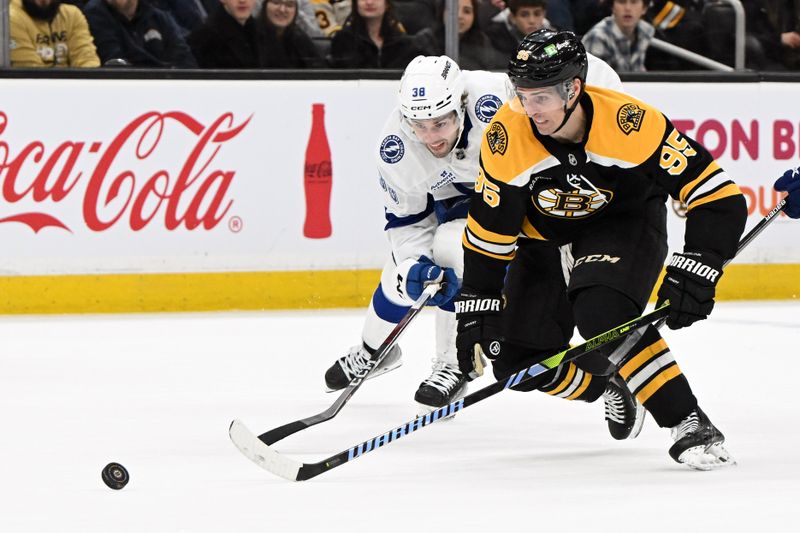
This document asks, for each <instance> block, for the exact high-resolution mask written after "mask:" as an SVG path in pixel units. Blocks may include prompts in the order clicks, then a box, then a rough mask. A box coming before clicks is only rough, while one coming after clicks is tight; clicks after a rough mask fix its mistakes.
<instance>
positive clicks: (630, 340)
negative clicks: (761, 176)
mask: <svg viewBox="0 0 800 533" xmlns="http://www.w3.org/2000/svg"><path fill="white" fill-rule="evenodd" d="M785 207H786V199H785V198H782V199H781V200H780V201H779V202H778V203H777V204H776V205H775V207H774V208H772V210H771V211H770V212H769V213H767V214H766V216H765V217H764V218H762V219H761V220H759V221H758V224H756V225H755V226H753V228H752V229H751V230H750V231H748V232H747V234H746V235H745V236H744V237H742V238H741V239H740V240H739V244H738V246H737V247H736V255H734V256H733V257H731V258H730V259H727V260H726V261H725V262H724V263H723V265H722V266H723V267H726V266H728V265H729V264H730V262H731V261H733V260H734V259H735V258H736V256H738V255H739V254H740V253H741V252H742V250H744V249H745V248H747V245H748V244H750V243H751V242H752V241H753V239H755V238H756V237H757V236H758V235H759V234H760V233H761V232H762V231H764V229H766V227H767V226H769V225H770V223H772V221H773V220H775V219H776V218H777V216H778V215H779V214H780V212H781V211H783V209H784V208H785ZM666 321H667V317H666V316H665V317H664V318H662V319H660V320H659V321H658V322H656V323H655V324H653V325H654V326H655V328H656V329H661V328H662V327H663V326H664V323H666ZM646 329H647V326H644V327H641V328H639V329H638V330H636V331H634V332H633V333H631V334H630V335H628V336H627V337H626V338H625V340H624V341H623V342H622V343H621V344H620V345H619V346H617V347H616V348H615V349H614V351H613V352H612V353H611V354H609V356H608V359H609V361H610V364H609V369H608V373H611V372H614V371H615V370H616V367H617V366H618V365H619V363H620V362H621V361H622V359H624V358H625V356H626V355H628V352H629V351H631V349H632V348H633V347H634V346H635V345H636V343H637V342H639V339H641V338H642V336H643V335H644V332H645V330H646Z"/></svg>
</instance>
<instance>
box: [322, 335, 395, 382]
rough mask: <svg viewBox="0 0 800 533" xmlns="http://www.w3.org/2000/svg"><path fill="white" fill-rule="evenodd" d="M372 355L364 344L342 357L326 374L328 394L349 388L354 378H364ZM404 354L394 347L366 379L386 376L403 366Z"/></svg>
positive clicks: (351, 349)
mask: <svg viewBox="0 0 800 533" xmlns="http://www.w3.org/2000/svg"><path fill="white" fill-rule="evenodd" d="M371 357H372V354H371V353H370V352H369V351H368V350H367V349H366V348H365V347H364V345H363V344H357V345H356V346H353V347H352V348H350V350H349V351H348V352H347V354H346V355H344V356H342V357H340V358H339V359H338V360H337V361H336V362H335V363H333V365H332V366H331V367H330V368H329V369H328V371H327V372H325V385H326V386H327V392H335V391H337V390H342V389H343V388H345V387H347V386H348V385H349V384H350V382H351V381H353V379H354V378H356V377H358V376H363V375H364V374H365V373H366V372H367V369H368V368H369V361H370V358H371ZM401 357H402V352H401V351H400V347H399V346H397V345H394V346H392V348H391V349H390V350H389V353H387V354H386V357H384V358H383V361H381V362H380V364H379V365H378V366H376V367H375V368H374V369H373V370H372V372H370V373H369V375H367V378H366V379H372V378H375V377H378V376H380V375H381V374H385V373H386V372H389V371H390V370H394V369H395V368H397V367H399V366H400V365H401V364H403V361H402V359H401Z"/></svg>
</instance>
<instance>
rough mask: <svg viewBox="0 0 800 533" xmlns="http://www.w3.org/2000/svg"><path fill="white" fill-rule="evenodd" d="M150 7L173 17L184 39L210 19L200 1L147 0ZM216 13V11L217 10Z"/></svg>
mask: <svg viewBox="0 0 800 533" xmlns="http://www.w3.org/2000/svg"><path fill="white" fill-rule="evenodd" d="M145 1H146V2H150V5H152V6H153V7H157V8H158V9H160V10H161V11H163V12H164V13H167V14H168V15H170V16H171V17H172V20H174V21H175V23H176V24H177V25H178V27H179V28H180V29H181V35H182V36H183V38H184V39H186V38H188V37H189V34H190V33H192V32H193V31H194V30H196V29H197V28H199V27H200V26H202V25H203V22H204V21H205V20H206V18H207V17H208V14H207V13H206V10H205V7H204V6H203V4H202V3H201V2H200V0H145ZM215 12H216V10H215Z"/></svg>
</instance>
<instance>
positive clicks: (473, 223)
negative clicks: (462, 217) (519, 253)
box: [467, 216, 517, 244]
mask: <svg viewBox="0 0 800 533" xmlns="http://www.w3.org/2000/svg"><path fill="white" fill-rule="evenodd" d="M467 227H468V228H469V230H470V231H471V232H472V233H474V234H475V236H476V237H478V238H479V239H481V240H483V241H486V242H491V243H495V244H514V243H515V242H517V237H516V236H514V235H503V234H501V233H495V232H493V231H489V230H487V229H485V228H484V227H483V226H481V225H480V224H479V223H478V221H477V220H475V219H474V218H472V217H471V216H468V217H467Z"/></svg>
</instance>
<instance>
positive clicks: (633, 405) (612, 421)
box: [603, 373, 646, 440]
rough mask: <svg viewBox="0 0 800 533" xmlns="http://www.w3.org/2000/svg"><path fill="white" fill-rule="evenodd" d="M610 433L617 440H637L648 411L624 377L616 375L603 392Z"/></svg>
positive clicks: (610, 379) (609, 380)
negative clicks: (632, 391)
mask: <svg viewBox="0 0 800 533" xmlns="http://www.w3.org/2000/svg"><path fill="white" fill-rule="evenodd" d="M603 401H604V402H605V404H606V405H605V407H606V420H607V421H608V432H609V433H611V436H612V437H614V438H615V439H617V440H625V439H635V438H636V437H638V436H639V432H641V431H642V426H643V425H644V418H645V414H646V411H645V410H644V407H643V406H642V404H640V403H639V402H638V401H637V400H636V397H635V396H634V395H633V394H631V391H630V389H628V385H627V384H626V383H625V380H624V379H622V376H620V375H619V374H617V373H615V374H613V375H612V376H611V377H610V378H609V379H608V384H607V385H606V390H605V392H603Z"/></svg>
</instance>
